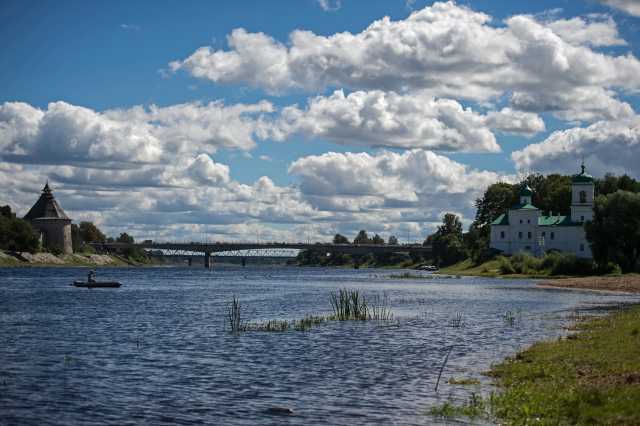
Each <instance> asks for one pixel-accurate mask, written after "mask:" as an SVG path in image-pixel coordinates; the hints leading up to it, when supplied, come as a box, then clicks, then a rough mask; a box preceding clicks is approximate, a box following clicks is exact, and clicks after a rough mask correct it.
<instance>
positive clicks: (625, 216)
mask: <svg viewBox="0 0 640 426" xmlns="http://www.w3.org/2000/svg"><path fill="white" fill-rule="evenodd" d="M585 229H586V234H587V240H589V243H590V244H591V251H592V253H593V257H594V260H595V261H596V262H597V263H598V266H599V267H600V268H601V269H604V268H605V267H606V265H607V263H608V262H615V263H617V264H618V265H620V268H621V269H622V270H623V271H624V272H630V271H633V270H634V269H636V268H637V267H638V258H640V194H638V193H633V192H629V191H621V190H618V191H616V192H614V193H612V194H608V195H599V196H598V197H597V198H596V200H595V202H594V208H593V220H592V221H589V222H587V223H586V224H585Z"/></svg>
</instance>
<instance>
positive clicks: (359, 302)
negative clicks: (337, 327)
mask: <svg viewBox="0 0 640 426" xmlns="http://www.w3.org/2000/svg"><path fill="white" fill-rule="evenodd" d="M329 302H330V303H331V308H332V309H333V318H334V319H335V320H338V321H350V320H357V321H366V320H368V319H369V316H368V312H367V311H368V308H367V299H366V298H365V297H364V295H362V294H361V293H360V292H359V291H358V290H348V289H339V290H338V292H337V293H336V292H333V291H332V292H331V293H330V294H329Z"/></svg>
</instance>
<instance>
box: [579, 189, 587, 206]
mask: <svg viewBox="0 0 640 426" xmlns="http://www.w3.org/2000/svg"><path fill="white" fill-rule="evenodd" d="M586 203H587V193H586V192H585V191H580V204H586Z"/></svg>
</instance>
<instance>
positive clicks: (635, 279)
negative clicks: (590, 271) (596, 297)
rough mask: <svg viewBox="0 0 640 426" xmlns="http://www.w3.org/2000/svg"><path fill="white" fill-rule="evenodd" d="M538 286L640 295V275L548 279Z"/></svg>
mask: <svg viewBox="0 0 640 426" xmlns="http://www.w3.org/2000/svg"><path fill="white" fill-rule="evenodd" d="M537 285H538V286H539V287H546V288H557V289H567V290H592V291H605V292H616V293H625V294H638V293H640V274H624V275H616V276H589V277H569V278H547V279H545V280H544V281H542V282H540V283H538V284H537Z"/></svg>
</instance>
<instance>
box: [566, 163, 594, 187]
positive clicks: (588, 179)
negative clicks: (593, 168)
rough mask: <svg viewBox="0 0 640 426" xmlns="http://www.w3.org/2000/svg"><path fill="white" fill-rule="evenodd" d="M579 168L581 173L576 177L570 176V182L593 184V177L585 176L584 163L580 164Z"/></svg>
mask: <svg viewBox="0 0 640 426" xmlns="http://www.w3.org/2000/svg"><path fill="white" fill-rule="evenodd" d="M580 168H581V169H582V171H581V172H580V173H578V174H577V175H573V176H571V182H573V183H593V176H591V175H590V174H587V173H586V172H585V167H584V163H582V165H581V166H580Z"/></svg>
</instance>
